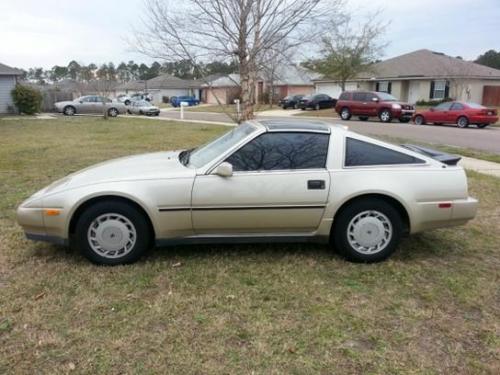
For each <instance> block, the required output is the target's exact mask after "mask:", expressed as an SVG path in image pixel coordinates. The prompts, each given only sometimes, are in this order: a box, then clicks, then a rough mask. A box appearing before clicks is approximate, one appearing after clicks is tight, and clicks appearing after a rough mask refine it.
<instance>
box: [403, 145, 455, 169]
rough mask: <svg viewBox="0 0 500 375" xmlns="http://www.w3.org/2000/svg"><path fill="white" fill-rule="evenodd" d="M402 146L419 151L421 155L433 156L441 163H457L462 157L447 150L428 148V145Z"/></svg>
mask: <svg viewBox="0 0 500 375" xmlns="http://www.w3.org/2000/svg"><path fill="white" fill-rule="evenodd" d="M401 146H402V147H404V148H407V149H408V150H411V151H413V152H417V153H419V154H421V155H425V156H428V157H431V158H433V159H434V160H437V161H440V162H441V163H444V164H446V165H457V163H458V162H459V161H460V159H462V158H461V157H460V156H458V155H451V154H447V153H446V152H442V151H437V150H433V149H431V148H427V147H422V146H417V145H410V144H404V145H401Z"/></svg>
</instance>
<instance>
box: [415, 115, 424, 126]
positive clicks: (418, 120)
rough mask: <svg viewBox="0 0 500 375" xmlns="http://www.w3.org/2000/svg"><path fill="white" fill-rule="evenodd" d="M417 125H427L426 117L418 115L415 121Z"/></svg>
mask: <svg viewBox="0 0 500 375" xmlns="http://www.w3.org/2000/svg"><path fill="white" fill-rule="evenodd" d="M413 122H414V123H415V125H425V119H424V116H422V115H417V116H415V119H414V120H413Z"/></svg>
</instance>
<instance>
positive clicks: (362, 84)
mask: <svg viewBox="0 0 500 375" xmlns="http://www.w3.org/2000/svg"><path fill="white" fill-rule="evenodd" d="M314 85H315V90H316V92H318V93H324V94H328V95H330V96H332V97H334V98H338V97H339V95H340V93H341V92H342V89H341V87H340V84H339V82H338V81H336V80H334V79H328V78H321V79H316V80H314ZM346 90H370V91H381V92H387V93H390V94H392V95H393V96H395V97H397V98H399V99H400V100H403V101H407V102H410V103H415V102H417V101H419V100H425V101H430V100H441V99H444V98H453V99H456V100H463V101H470V102H476V103H483V104H487V105H500V70H497V69H493V68H489V67H487V66H483V65H479V64H476V63H473V62H470V61H464V60H462V59H460V58H456V57H451V56H447V55H445V54H443V53H439V52H433V51H430V50H427V49H422V50H418V51H415V52H411V53H407V54H404V55H401V56H397V57H394V58H392V59H388V60H385V61H382V62H379V63H376V64H373V65H372V67H371V69H370V71H369V72H367V73H362V74H360V75H359V76H358V77H357V78H356V79H353V80H350V81H348V82H346Z"/></svg>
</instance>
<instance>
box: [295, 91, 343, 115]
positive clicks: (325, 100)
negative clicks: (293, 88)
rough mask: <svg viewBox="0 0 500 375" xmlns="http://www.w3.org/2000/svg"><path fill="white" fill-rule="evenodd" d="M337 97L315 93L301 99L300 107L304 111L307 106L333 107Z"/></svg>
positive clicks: (317, 107) (318, 107) (316, 108)
mask: <svg viewBox="0 0 500 375" xmlns="http://www.w3.org/2000/svg"><path fill="white" fill-rule="evenodd" d="M336 101H337V99H333V98H331V97H330V96H328V95H326V94H315V95H308V96H304V97H303V98H302V99H300V100H299V104H298V107H299V108H300V109H302V110H303V111H304V110H306V109H307V108H311V109H315V110H319V109H322V108H333V107H335V102H336Z"/></svg>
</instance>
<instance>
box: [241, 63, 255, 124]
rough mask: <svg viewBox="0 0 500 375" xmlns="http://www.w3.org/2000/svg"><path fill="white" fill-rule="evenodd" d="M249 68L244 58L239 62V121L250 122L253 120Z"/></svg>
mask: <svg viewBox="0 0 500 375" xmlns="http://www.w3.org/2000/svg"><path fill="white" fill-rule="evenodd" d="M252 81H253V80H252V78H251V74H250V67H249V63H248V60H247V59H246V58H244V59H243V61H240V84H241V118H240V122H241V121H246V120H250V119H252V118H253V97H252V91H253V90H252V84H253V85H254V84H255V83H253V82H252Z"/></svg>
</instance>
